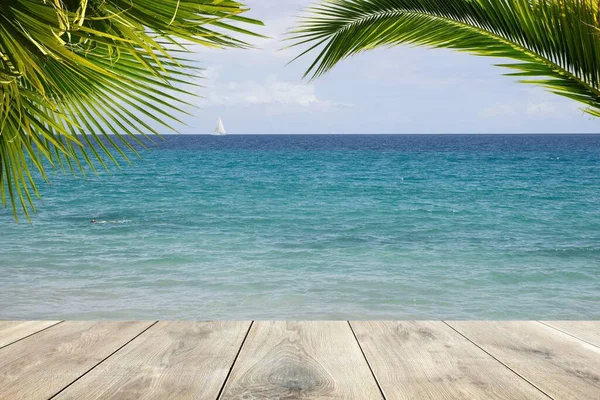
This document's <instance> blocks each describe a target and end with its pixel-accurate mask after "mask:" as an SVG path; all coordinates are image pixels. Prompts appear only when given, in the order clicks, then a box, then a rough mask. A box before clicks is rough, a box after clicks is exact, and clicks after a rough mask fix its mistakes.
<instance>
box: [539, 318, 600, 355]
mask: <svg viewBox="0 0 600 400" xmlns="http://www.w3.org/2000/svg"><path fill="white" fill-rule="evenodd" d="M535 322H538V323H540V324H542V325H545V326H547V327H548V328H552V329H554V330H556V331H559V332H560V333H564V334H565V335H567V336H571V337H572V338H575V339H577V340H581V341H582V342H584V343H587V344H589V345H591V346H594V347H597V348H599V349H600V346H598V345H596V344H594V343H590V342H588V341H587V340H585V339H582V338H580V337H577V336H575V335H573V334H571V333H569V332H565V331H563V330H562V329H560V328H557V327H556V326H553V325H549V324H547V323H545V322H542V321H535Z"/></svg>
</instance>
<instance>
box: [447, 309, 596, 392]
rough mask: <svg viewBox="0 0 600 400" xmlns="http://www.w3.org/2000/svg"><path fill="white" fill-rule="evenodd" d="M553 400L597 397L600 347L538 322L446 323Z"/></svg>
mask: <svg viewBox="0 0 600 400" xmlns="http://www.w3.org/2000/svg"><path fill="white" fill-rule="evenodd" d="M448 324H450V325H451V326H452V327H454V328H455V329H456V330H458V331H459V332H461V333H462V334H463V335H465V336H466V337H468V338H469V339H470V340H472V341H473V342H474V343H476V344H477V345H478V346H480V347H481V348H483V349H484V350H485V351H487V352H488V353H490V354H491V355H492V356H494V357H495V358H497V359H498V360H499V361H501V362H502V363H504V364H505V365H507V366H508V367H509V368H511V369H512V370H514V371H515V372H516V373H518V374H519V375H521V376H522V377H524V378H525V379H527V380H528V381H529V382H531V383H532V384H534V385H535V386H537V387H538V388H540V389H541V390H543V391H544V392H545V393H547V394H548V395H549V396H551V397H552V398H555V399H597V398H599V397H600V348H598V347H596V346H593V345H591V344H588V343H585V342H583V341H581V340H579V339H576V338H574V337H572V336H569V335H567V334H564V333H562V332H559V331H557V330H555V329H553V328H551V327H548V326H546V325H543V324H540V323H538V322H524V321H518V322H517V321H515V322H506V321H502V322H492V321H489V322H466V321H461V322H448Z"/></svg>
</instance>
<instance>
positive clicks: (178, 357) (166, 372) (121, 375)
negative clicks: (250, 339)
mask: <svg viewBox="0 0 600 400" xmlns="http://www.w3.org/2000/svg"><path fill="white" fill-rule="evenodd" d="M249 327H250V322H159V323H158V324H156V325H155V326H153V327H152V329H149V330H148V331H147V332H144V333H143V334H142V335H140V336H138V337H137V338H136V339H135V340H133V341H132V342H131V343H129V344H128V345H127V346H126V347H124V348H123V349H122V350H121V351H119V352H118V353H116V354H115V355H114V356H112V357H110V358H109V359H108V360H106V361H105V362H103V363H102V364H100V365H99V366H98V367H96V368H94V369H93V370H92V371H90V373H88V374H86V375H85V376H84V377H82V378H81V379H79V380H78V381H77V382H75V383H74V384H73V385H72V386H70V387H68V388H67V389H66V390H64V391H63V392H61V393H60V395H59V396H57V397H56V398H57V399H84V398H85V399H108V398H114V399H117V398H118V399H161V400H162V399H213V400H214V399H216V398H217V396H218V394H219V391H220V389H221V387H222V386H223V383H224V382H225V378H226V377H227V374H228V373H229V371H230V369H231V366H232V365H233V361H234V359H235V357H236V355H237V354H238V351H239V349H240V347H241V345H242V342H243V340H244V337H245V336H246V333H247V332H248V328H249Z"/></svg>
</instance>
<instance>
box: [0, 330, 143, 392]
mask: <svg viewBox="0 0 600 400" xmlns="http://www.w3.org/2000/svg"><path fill="white" fill-rule="evenodd" d="M151 325H152V322H129V321H122V322H63V323H61V324H59V325H57V326H55V327H52V328H50V329H47V330H45V331H43V332H40V333H38V334H35V335H33V336H30V337H28V338H26V339H23V340H21V341H19V342H17V343H14V344H12V345H10V346H7V347H5V348H3V349H1V350H0V399H28V400H33V399H47V398H49V397H50V396H52V395H54V394H56V393H57V392H58V391H60V390H61V389H63V388H64V387H65V386H67V385H69V384H70V383H71V382H73V381H74V380H75V379H77V378H79V377H80V376H81V375H83V374H84V373H85V372H87V371H88V370H89V369H91V368H92V367H94V366H95V365H96V364H98V363H99V362H101V361H102V360H103V359H105V358H106V357H108V356H109V355H110V354H112V353H113V352H114V351H115V350H117V349H118V348H119V347H121V346H123V345H124V344H126V343H127V342H128V341H130V340H131V339H133V338H134V337H135V336H136V335H138V334H139V333H141V332H142V331H144V330H145V329H146V328H148V327H149V326H151Z"/></svg>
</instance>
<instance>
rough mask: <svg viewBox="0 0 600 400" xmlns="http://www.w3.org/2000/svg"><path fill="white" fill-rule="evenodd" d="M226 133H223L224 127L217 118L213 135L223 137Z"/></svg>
mask: <svg viewBox="0 0 600 400" xmlns="http://www.w3.org/2000/svg"><path fill="white" fill-rule="evenodd" d="M226 133H227V132H225V126H223V121H222V120H221V118H219V121H218V122H217V127H216V128H215V133H214V135H219V136H222V135H225V134H226Z"/></svg>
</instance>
